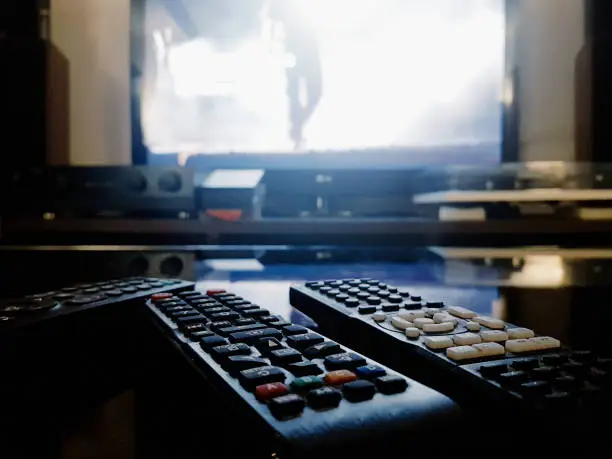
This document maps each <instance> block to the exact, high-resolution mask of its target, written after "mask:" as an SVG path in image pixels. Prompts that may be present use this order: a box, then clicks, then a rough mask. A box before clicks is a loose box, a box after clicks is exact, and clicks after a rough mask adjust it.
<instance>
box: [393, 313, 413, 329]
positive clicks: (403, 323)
mask: <svg viewBox="0 0 612 459" xmlns="http://www.w3.org/2000/svg"><path fill="white" fill-rule="evenodd" d="M391 325H393V326H394V327H395V328H397V329H398V330H406V329H407V328H414V323H412V322H408V321H407V320H404V319H402V318H401V317H399V316H393V317H392V318H391Z"/></svg>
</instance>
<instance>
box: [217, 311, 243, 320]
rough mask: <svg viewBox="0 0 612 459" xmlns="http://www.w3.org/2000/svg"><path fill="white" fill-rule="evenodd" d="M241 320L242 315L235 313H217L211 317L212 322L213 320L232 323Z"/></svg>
mask: <svg viewBox="0 0 612 459" xmlns="http://www.w3.org/2000/svg"><path fill="white" fill-rule="evenodd" d="M239 318H240V314H238V313H237V312H234V311H228V312H217V313H215V314H211V315H210V320H213V321H222V320H229V321H232V320H236V319H239Z"/></svg>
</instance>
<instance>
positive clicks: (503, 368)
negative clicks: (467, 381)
mask: <svg viewBox="0 0 612 459" xmlns="http://www.w3.org/2000/svg"><path fill="white" fill-rule="evenodd" d="M478 371H480V374H481V375H482V376H483V377H485V378H487V379H497V378H499V375H501V374H504V373H508V371H509V370H508V365H506V364H505V363H502V364H494V365H483V366H481V367H480V368H479V370H478Z"/></svg>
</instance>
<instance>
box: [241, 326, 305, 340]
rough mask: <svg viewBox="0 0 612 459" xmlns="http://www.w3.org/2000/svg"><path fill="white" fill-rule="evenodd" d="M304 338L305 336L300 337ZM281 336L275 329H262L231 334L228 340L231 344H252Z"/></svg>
mask: <svg viewBox="0 0 612 459" xmlns="http://www.w3.org/2000/svg"><path fill="white" fill-rule="evenodd" d="M302 336H305V335H302ZM282 337H283V334H282V333H281V332H280V331H278V330H277V329H276V328H262V329H260V330H249V331H244V332H237V333H232V334H231V335H230V336H229V339H230V341H231V342H233V343H246V344H253V343H255V342H256V341H259V340H260V339H261V338H277V339H281V338H282Z"/></svg>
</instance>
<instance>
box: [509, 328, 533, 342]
mask: <svg viewBox="0 0 612 459" xmlns="http://www.w3.org/2000/svg"><path fill="white" fill-rule="evenodd" d="M507 331H508V338H510V339H528V338H533V337H534V336H535V333H534V332H533V330H529V329H528V328H511V329H509V330H507Z"/></svg>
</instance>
